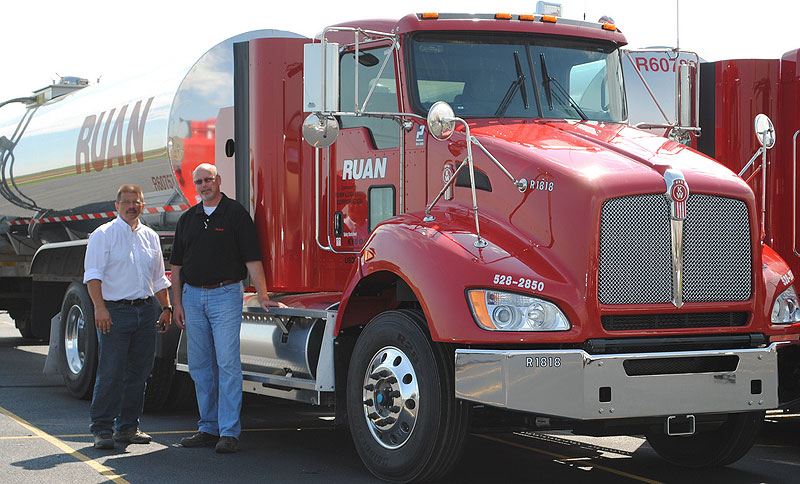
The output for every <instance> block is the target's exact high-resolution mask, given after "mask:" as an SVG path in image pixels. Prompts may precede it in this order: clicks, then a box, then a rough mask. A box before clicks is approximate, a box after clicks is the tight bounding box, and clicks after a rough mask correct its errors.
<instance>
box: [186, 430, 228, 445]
mask: <svg viewBox="0 0 800 484" xmlns="http://www.w3.org/2000/svg"><path fill="white" fill-rule="evenodd" d="M218 440H219V437H218V436H216V435H214V434H209V433H206V432H197V433H196V434H194V435H192V436H191V437H184V438H182V439H181V445H182V446H184V447H205V446H207V445H214V444H216V443H217V441H218Z"/></svg>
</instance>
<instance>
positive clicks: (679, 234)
mask: <svg viewBox="0 0 800 484" xmlns="http://www.w3.org/2000/svg"><path fill="white" fill-rule="evenodd" d="M669 223H670V238H671V239H672V244H671V246H672V304H674V305H675V307H676V308H679V307H681V306H683V220H670V221H669Z"/></svg>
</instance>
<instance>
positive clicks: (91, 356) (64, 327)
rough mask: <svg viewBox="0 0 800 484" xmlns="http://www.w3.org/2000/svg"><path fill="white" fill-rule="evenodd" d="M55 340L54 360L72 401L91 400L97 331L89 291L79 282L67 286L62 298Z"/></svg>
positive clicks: (95, 370)
mask: <svg viewBox="0 0 800 484" xmlns="http://www.w3.org/2000/svg"><path fill="white" fill-rule="evenodd" d="M58 336H59V338H60V343H61V344H60V345H59V346H60V348H61V354H60V355H59V358H58V360H59V363H60V366H61V375H62V376H63V377H64V383H65V384H66V385H67V390H68V391H69V393H70V394H71V395H72V396H73V397H75V398H81V399H89V398H91V397H92V392H93V391H94V378H95V374H96V372H97V330H96V329H95V326H94V306H93V305H92V300H91V298H90V297H89V291H87V289H86V286H85V285H83V284H81V283H79V282H73V283H72V284H70V285H69V287H68V288H67V292H66V293H65V294H64V302H63V303H62V305H61V328H60V329H59V334H58Z"/></svg>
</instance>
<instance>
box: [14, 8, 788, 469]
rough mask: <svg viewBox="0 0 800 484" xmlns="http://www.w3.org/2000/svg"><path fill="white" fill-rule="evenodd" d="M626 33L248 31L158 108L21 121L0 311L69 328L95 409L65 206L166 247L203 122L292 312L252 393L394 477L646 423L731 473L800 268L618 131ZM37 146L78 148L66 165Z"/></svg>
mask: <svg viewBox="0 0 800 484" xmlns="http://www.w3.org/2000/svg"><path fill="white" fill-rule="evenodd" d="M624 45H625V38H624V36H623V35H622V34H621V33H620V32H619V31H618V30H617V28H616V26H614V25H613V24H610V23H604V24H598V23H592V22H577V21H570V20H567V19H563V18H560V17H555V16H550V15H539V14H536V15H506V14H491V15H472V14H436V13H424V14H412V15H408V16H406V17H403V18H402V19H399V20H364V21H357V22H349V23H346V24H341V25H337V26H332V27H328V28H326V29H325V30H324V31H323V32H322V34H320V36H319V37H318V38H316V39H307V38H302V37H300V36H296V35H292V34H289V33H287V32H280V31H261V32H253V33H250V34H247V35H245V36H242V37H239V38H236V39H232V40H230V41H226V42H223V43H222V44H220V45H219V46H217V47H215V48H214V49H212V50H211V51H209V53H208V54H207V55H205V56H204V57H203V58H202V59H201V60H200V61H198V63H197V64H196V65H195V66H194V67H193V68H192V69H191V70H190V71H189V73H188V74H187V75H186V76H185V77H183V78H182V80H180V79H181V78H180V76H176V78H177V79H178V81H176V82H174V83H169V82H164V81H159V82H158V83H157V84H156V85H157V86H158V89H160V90H157V91H155V94H139V93H140V92H144V90H143V88H144V87H152V86H150V85H149V84H148V83H149V82H150V81H152V80H153V79H151V78H150V77H144V78H140V79H138V80H136V81H134V82H133V83H132V84H128V85H126V86H124V89H122V88H120V89H117V90H116V95H117V96H122V94H124V97H113V96H111V95H110V94H109V97H107V98H105V99H106V101H105V102H99V101H98V99H101V98H94V97H93V94H92V89H93V88H94V87H96V86H91V87H88V88H84V89H80V90H78V91H77V92H74V93H72V94H69V95H66V96H63V97H61V98H56V99H53V100H51V101H48V102H46V103H45V104H42V105H37V106H34V107H32V108H30V109H29V110H28V111H27V112H28V113H31V112H32V111H33V114H27V115H26V117H25V118H23V119H22V120H21V121H20V120H19V119H18V120H15V121H14V122H12V123H8V125H9V126H11V127H12V128H13V127H15V126H22V127H23V128H21V130H22V134H21V135H19V136H18V135H17V134H14V135H13V136H9V137H7V138H6V140H7V141H6V142H4V146H6V147H7V148H6V151H5V153H13V154H14V156H15V159H16V160H17V161H16V167H15V168H14V169H15V170H21V169H20V166H24V161H23V153H25V152H29V153H30V156H31V157H30V158H29V159H30V160H31V161H30V165H29V169H28V170H27V171H25V172H23V171H14V173H16V175H14V176H27V177H28V179H27V184H26V185H22V184H21V183H17V184H16V185H15V184H13V183H10V182H9V176H6V177H5V180H6V187H5V188H6V189H5V190H4V192H5V194H6V198H7V199H9V200H10V201H11V203H9V207H10V208H14V209H19V210H18V212H25V211H27V212H25V213H17V214H11V215H15V216H16V217H23V218H10V219H9V225H8V228H9V231H8V233H9V238H10V239H11V240H14V241H15V246H23V245H24V244H23V242H24V243H27V244H28V246H30V247H31V249H30V251H29V253H30V252H32V253H34V256H33V258H32V259H30V258H29V259H28V263H29V265H30V270H29V273H30V275H29V276H27V279H26V278H25V277H21V276H16V277H18V279H17V280H16V282H17V284H18V285H19V286H20V289H19V290H18V291H17V292H16V293H14V294H16V299H14V298H12V297H11V296H10V295H9V296H7V297H3V298H1V299H0V302H3V304H5V305H6V307H10V304H11V302H13V303H14V304H16V305H17V306H15V308H16V309H15V311H16V312H17V313H16V314H19V315H20V318H22V317H23V316H27V317H28V318H29V324H30V328H31V331H33V333H34V334H36V335H38V336H41V337H44V336H46V333H48V332H50V334H52V335H53V337H52V338H51V349H52V354H53V357H54V358H57V359H58V360H59V361H60V367H61V369H62V372H63V373H64V375H65V380H66V381H67V383H68V387H69V388H70V390H71V391H72V392H73V393H74V394H76V395H78V396H85V395H87V392H90V391H91V389H90V386H89V385H90V382H91V380H92V364H93V361H94V355H93V353H92V352H93V351H94V344H95V343H94V340H93V338H94V331H92V328H93V321H92V308H91V303H90V301H89V299H88V296H87V295H86V292H85V288H84V287H83V285H82V284H81V283H80V282H79V281H80V275H81V273H82V270H81V263H82V258H83V257H82V256H83V252H84V251H85V244H86V242H85V235H86V233H87V232H88V231H90V230H91V229H92V227H93V226H94V227H96V226H97V225H98V224H99V223H101V222H102V220H95V219H94V218H92V217H89V218H86V219H78V220H72V219H69V217H77V216H79V215H84V214H92V215H95V214H97V213H100V214H103V213H104V212H103V210H101V209H102V208H105V210H108V208H107V207H108V206H109V205H110V204H111V203H112V198H113V193H115V192H114V190H115V188H116V185H118V184H119V183H120V182H121V180H123V181H125V182H134V183H136V182H139V184H141V185H142V186H143V187H145V197H146V202H147V203H148V205H149V208H150V209H151V210H153V211H152V213H150V214H148V216H147V217H144V220H145V223H148V224H150V225H152V226H154V227H156V228H157V230H159V231H161V233H162V235H163V241H164V248H165V252H166V253H169V244H170V228H174V223H175V215H176V213H174V211H175V210H177V211H180V210H181V207H183V206H185V205H190V204H193V203H196V200H193V199H191V197H190V196H187V195H186V193H185V192H184V191H182V189H181V188H180V183H178V182H177V180H180V179H182V178H181V177H182V176H183V175H182V173H183V171H184V170H190V169H191V168H190V167H191V166H194V165H196V164H197V162H198V160H195V159H188V158H191V157H188V158H187V157H186V156H185V155H186V153H187V151H185V150H184V149H183V147H184V146H185V144H184V143H185V142H187V139H188V138H190V136H189V135H190V131H191V130H190V129H189V126H187V124H186V122H187V121H188V120H194V121H199V120H209V119H215V120H216V121H215V128H214V132H215V162H216V164H217V165H218V166H219V167H220V172H221V173H222V177H223V182H226V181H229V182H231V185H230V186H229V188H227V189H225V191H226V192H228V193H229V194H235V197H236V198H237V199H238V200H239V201H241V202H242V203H243V204H244V205H245V206H246V207H248V208H249V209H250V212H251V214H252V216H253V218H254V220H255V223H256V227H257V230H258V232H259V239H260V241H261V252H262V255H263V257H264V267H265V271H266V274H267V279H268V284H269V287H270V288H271V289H272V290H273V291H275V292H276V294H275V295H274V299H276V300H280V301H282V302H283V303H285V304H286V305H287V306H288V308H287V309H280V310H275V311H272V312H270V313H263V312H260V311H259V310H258V307H257V304H255V303H253V302H251V301H250V300H248V301H246V304H245V307H244V308H243V324H242V330H241V337H242V344H241V350H242V355H241V357H242V365H243V370H244V378H245V383H244V391H247V392H253V393H259V394H264V395H270V396H276V397H280V398H288V399H294V400H298V401H304V402H308V403H311V404H316V405H333V406H334V407H335V411H336V417H337V421H338V422H341V423H345V422H346V423H347V425H348V426H349V428H350V431H351V434H352V437H353V441H354V443H355V446H356V448H357V450H358V452H359V455H360V456H361V458H362V460H363V462H364V464H365V465H366V467H367V468H368V469H369V470H370V471H371V472H372V473H374V474H375V475H376V476H378V477H381V478H383V479H387V480H391V481H402V482H406V481H418V480H426V479H434V478H437V477H441V476H443V475H444V474H445V473H446V472H447V471H448V470H449V469H450V468H451V467H452V466H453V465H454V464H455V462H456V461H457V459H458V456H459V454H460V451H461V448H462V446H463V443H464V438H465V436H466V434H467V433H468V431H469V429H470V428H471V425H476V426H480V427H481V428H491V427H492V426H500V427H502V428H505V429H507V428H509V427H518V428H528V429H540V430H546V429H572V430H573V431H574V432H576V433H583V434H589V435H615V434H643V435H646V436H647V439H648V441H649V442H650V444H651V445H652V446H653V448H654V449H655V450H656V451H657V452H658V453H659V454H660V455H662V456H663V457H665V458H666V459H668V460H670V461H672V462H675V463H677V464H680V465H687V466H711V465H725V464H729V463H731V462H734V461H736V460H737V459H739V458H741V457H742V456H744V455H745V454H746V452H747V451H748V450H749V449H750V447H751V446H752V445H753V442H754V439H755V437H756V434H757V432H758V429H759V428H760V424H761V421H762V418H763V415H764V411H765V410H767V409H771V408H776V407H778V406H779V405H781V404H782V401H785V400H788V399H792V398H796V397H798V395H797V394H791V393H787V392H785V391H783V390H784V389H785V388H792V384H793V382H792V381H790V380H791V379H792V378H795V376H794V375H793V374H792V371H791V369H792V368H794V367H796V365H797V360H796V353H795V352H792V351H790V350H792V349H793V348H796V345H797V343H798V332H800V324H798V321H800V313H799V312H798V310H797V295H796V293H795V290H794V287H793V283H794V277H793V275H792V273H791V271H790V269H789V267H788V266H787V264H786V262H784V261H783V260H782V259H781V257H779V256H778V255H777V254H776V253H775V252H774V251H773V250H772V249H771V248H770V247H769V246H767V245H765V244H764V243H763V242H762V239H761V236H760V227H759V218H758V217H759V209H758V207H759V206H758V203H757V200H756V198H755V196H754V194H753V191H752V190H751V188H750V187H749V186H748V185H747V184H746V183H745V182H744V181H743V180H742V179H741V178H740V177H738V176H737V174H736V173H733V172H732V171H730V170H729V169H727V168H726V167H724V166H722V165H720V164H719V163H717V162H716V161H714V160H712V159H709V158H708V157H706V156H704V155H702V154H699V153H698V152H696V151H694V150H693V149H691V148H689V147H687V146H684V145H682V144H680V143H677V142H674V141H671V140H668V139H666V138H662V137H658V136H655V135H653V134H650V133H647V132H644V131H641V130H638V129H635V128H633V127H630V126H629V125H628V124H627V106H626V95H625V89H624V86H623V77H622V62H623V58H622V56H621V53H620V49H621V48H622V47H623V46H624ZM231 73H232V74H231ZM226 82H227V84H226ZM231 82H232V84H231ZM210 86H223V87H224V89H223V88H218V89H216V90H214V89H210V88H209V87H210ZM112 88H114V86H109V91H112V90H114V89H112ZM100 90H102V87H100ZM96 91H97V90H96ZM120 93H122V94H120ZM90 100H91V101H92V102H89V101H90ZM231 106H232V108H231ZM37 109H38V111H40V112H35V110H37ZM45 115H47V116H45ZM28 118H30V119H28ZM42 118H44V119H42ZM26 120H28V121H26ZM37 120H38V121H37ZM26 122H27V125H26ZM37 123H38V124H37ZM3 126H4V125H3V123H2V121H0V129H2V132H8V133H17V132H19V131H15V130H14V129H11V130H8V131H7V130H6V128H3ZM57 135H58V136H59V137H56V136H57ZM139 136H140V137H141V138H138V137H139ZM138 139H140V141H138V145H137V140H138ZM46 140H52V146H55V145H56V144H57V143H58V142H62V147H63V150H61V152H60V153H54V154H53V155H52V156H49V157H47V159H53V160H54V161H53V162H52V163H50V164H44V163H39V160H43V159H44V158H45V157H44V156H39V157H37V155H42V153H41V152H40V151H37V150H43V146H44V144H43V141H46ZM9 150H10V151H9ZM53 151H58V150H56V149H53ZM59 156H60V157H59ZM33 165H36V166H40V168H38V169H32V168H31V167H32V166H33ZM37 170H38V171H37ZM48 170H51V171H48ZM55 170H62V171H55ZM62 172H63V173H62ZM162 172H163V173H162ZM4 173H6V172H5V171H4ZM56 173H57V175H56ZM162 176H165V177H166V178H161V177H162ZM11 181H13V178H12V179H11ZM79 184H80V185H79ZM90 184H96V188H91V189H87V187H89V186H90ZM76 186H80V187H81V188H80V193H79V195H80V196H79V197H77V198H73V199H70V200H72V202H64V204H63V205H61V207H62V208H63V207H72V208H70V211H71V212H72V213H70V214H64V213H57V210H56V209H55V208H54V207H58V205H56V200H57V198H56V197H57V196H61V195H62V193H60V192H63V187H76ZM55 187H61V188H62V190H56V189H55ZM101 187H102V189H101ZM34 190H36V193H38V194H39V195H38V197H39V198H37V196H34ZM78 199H80V200H85V202H86V203H84V204H82V205H78V204H76V203H75V202H74V200H78ZM69 203H72V204H71V205H70V204H69ZM170 207H173V208H170ZM46 209H50V212H47V211H46ZM112 216H113V214H112ZM20 220H21V221H22V222H20ZM81 223H83V224H84V225H80V224H81ZM23 229H24V230H23ZM20 253H21V254H22V252H21V249H20ZM14 256H15V257H19V258H21V260H23V259H24V257H25V256H24V255H14ZM24 284H28V292H25V288H24ZM8 287H9V288H10V287H12V286H11V285H10V283H9V285H8ZM8 293H9V294H11V291H10V290H9V291H8ZM31 299H32V300H33V302H32V304H30V305H29V306H26V305H25V303H26V302H27V303H30V302H31V301H30V300H31ZM26 308H27V312H25V309H26ZM53 315H55V316H53ZM179 336H180V335H179V332H176V331H173V332H171V333H170V334H168V335H167V336H166V337H165V338H162V339H161V340H159V349H158V360H157V365H156V369H155V370H154V373H153V375H152V377H151V379H152V380H153V382H154V384H153V385H151V388H150V389H149V390H148V392H149V393H150V392H151V391H152V392H153V393H154V395H152V396H151V397H150V398H151V401H159V402H162V401H166V400H169V399H170V398H171V397H170V395H169V390H168V385H167V382H168V381H169V380H170V378H171V377H172V375H173V372H174V371H175V369H177V370H186V350H185V344H184V343H183V342H182V341H179ZM176 347H177V356H176ZM785 368H789V370H788V371H784V369H785ZM779 370H780V371H779ZM173 393H174V390H173ZM779 395H780V398H779Z"/></svg>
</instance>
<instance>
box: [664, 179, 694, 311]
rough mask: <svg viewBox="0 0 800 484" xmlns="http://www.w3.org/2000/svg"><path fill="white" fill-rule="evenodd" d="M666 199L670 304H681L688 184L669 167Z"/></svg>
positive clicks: (666, 180)
mask: <svg viewBox="0 0 800 484" xmlns="http://www.w3.org/2000/svg"><path fill="white" fill-rule="evenodd" d="M664 181H665V182H666V184H667V193H666V194H665V195H666V196H667V200H669V205H670V221H669V222H670V237H671V239H672V240H671V242H672V244H671V246H672V304H674V305H675V307H676V308H679V307H681V306H683V221H684V219H686V200H688V199H689V186H688V185H687V184H686V179H685V178H683V173H681V172H680V171H678V170H673V169H669V170H667V171H666V172H664Z"/></svg>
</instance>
